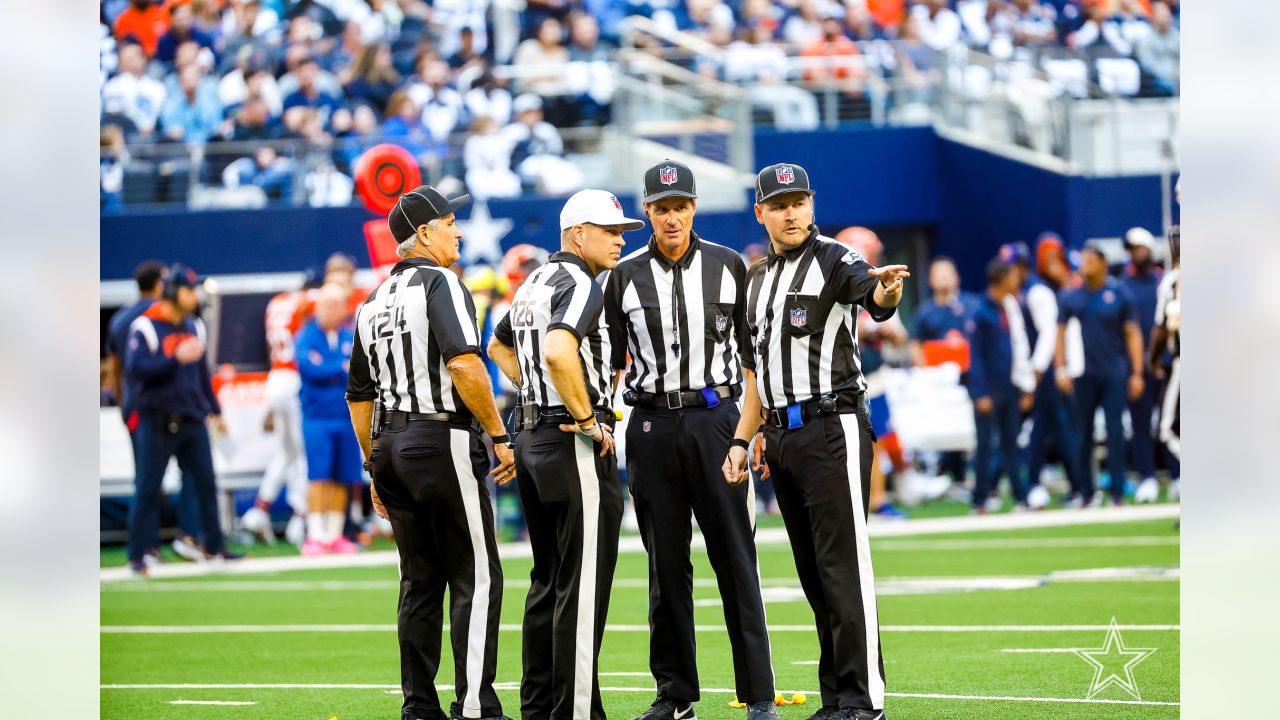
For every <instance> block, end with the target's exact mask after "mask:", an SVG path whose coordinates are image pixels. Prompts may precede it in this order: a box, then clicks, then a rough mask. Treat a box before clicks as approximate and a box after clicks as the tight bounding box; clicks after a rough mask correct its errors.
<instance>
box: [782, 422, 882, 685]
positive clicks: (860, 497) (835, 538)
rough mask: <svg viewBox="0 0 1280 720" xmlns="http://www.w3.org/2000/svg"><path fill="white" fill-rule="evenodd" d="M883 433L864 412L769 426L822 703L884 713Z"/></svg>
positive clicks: (784, 513) (785, 519) (784, 514)
mask: <svg viewBox="0 0 1280 720" xmlns="http://www.w3.org/2000/svg"><path fill="white" fill-rule="evenodd" d="M874 442H875V434H874V432H873V431H872V430H871V420H870V418H869V417H867V415H866V414H865V413H863V412H857V413H846V414H831V415H819V416H817V417H816V418H813V419H811V420H809V421H808V422H806V423H805V424H804V425H803V426H801V427H799V428H796V429H795V430H782V429H779V428H775V427H772V426H767V427H766V429H765V460H766V461H767V462H768V464H769V470H770V473H771V475H770V477H771V478H772V479H773V485H774V489H775V491H776V492H777V494H778V508H779V509H780V510H782V518H783V520H784V521H785V523H786V526H787V535H788V536H789V537H790V538H791V549H792V553H793V554H794V555H795V561H796V571H797V573H799V575H800V585H801V586H802V587H803V588H804V594H805V597H807V598H808V599H809V605H810V606H811V607H812V608H813V615H814V621H815V622H816V623H817V626H818V645H819V647H820V650H821V654H820V655H819V657H818V684H819V687H820V688H821V691H822V704H823V705H824V706H831V707H842V708H844V707H851V708H864V709H869V710H880V709H882V708H883V707H884V659H883V657H882V656H881V653H880V625H879V619H878V614H877V610H876V594H875V579H874V575H873V572H872V567H871V545H870V543H869V542H868V537H867V493H868V491H869V488H870V477H871V458H872V452H873V447H872V445H873V443H874Z"/></svg>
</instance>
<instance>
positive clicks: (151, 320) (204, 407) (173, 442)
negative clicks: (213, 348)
mask: <svg viewBox="0 0 1280 720" xmlns="http://www.w3.org/2000/svg"><path fill="white" fill-rule="evenodd" d="M199 306H200V298H199V296H198V295H197V294H196V274H195V272H194V271H193V270H191V269H190V268H186V267H183V266H181V265H174V266H173V267H171V268H170V269H169V272H168V275H167V276H166V277H165V280H164V285H163V286H162V290H161V294H160V298H159V299H158V300H157V301H156V302H155V304H153V305H152V306H151V307H149V308H147V310H146V311H145V312H143V313H142V314H141V315H139V316H138V318H137V319H136V320H134V321H133V323H132V325H130V328H129V341H128V345H127V349H126V351H125V375H126V377H127V378H128V379H129V380H130V381H132V382H133V383H135V385H134V387H136V388H137V394H136V396H135V402H134V407H135V408H136V409H137V414H138V424H137V428H136V430H135V445H134V447H135V450H136V453H137V477H136V479H135V481H134V487H135V490H134V500H133V506H132V507H131V508H130V510H129V550H128V554H129V569H130V570H131V571H133V572H134V573H135V574H138V575H146V574H147V567H146V563H145V560H144V556H145V555H146V554H147V551H148V550H150V549H152V548H155V547H156V546H158V545H159V527H158V525H159V520H160V517H159V512H160V508H159V499H160V482H161V480H162V479H163V478H164V471H165V468H166V467H167V466H168V464H169V459H170V458H173V457H177V458H178V465H179V467H181V468H182V471H183V474H184V475H185V476H186V477H189V478H191V480H192V484H193V486H194V488H195V494H196V499H197V505H198V507H199V512H200V530H201V532H200V538H201V540H202V541H203V543H202V546H201V550H202V555H203V557H204V558H205V559H215V558H218V559H238V558H239V557H240V556H239V555H237V554H234V553H230V552H228V551H227V550H226V547H225V542H224V538H223V535H222V526H221V524H220V523H219V521H218V498H217V486H216V481H215V478H214V473H213V452H212V449H211V446H210V443H209V431H208V429H206V428H205V422H206V421H208V422H209V423H210V424H212V425H213V426H214V427H216V428H217V429H218V430H219V431H220V432H222V433H224V434H225V433H226V431H227V430H226V424H225V423H224V422H223V420H222V415H221V408H220V407H219V405H218V399H217V397H215V396H214V394H213V386H212V384H211V379H210V375H209V366H208V364H207V363H206V362H204V357H205V330H204V323H203V322H202V321H201V320H200V318H198V317H196V316H195V313H196V310H197V309H198V308H199Z"/></svg>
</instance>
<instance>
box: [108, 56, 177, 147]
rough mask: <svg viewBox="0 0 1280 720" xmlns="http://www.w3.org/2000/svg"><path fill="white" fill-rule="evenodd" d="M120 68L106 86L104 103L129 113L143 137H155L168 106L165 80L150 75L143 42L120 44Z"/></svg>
mask: <svg viewBox="0 0 1280 720" xmlns="http://www.w3.org/2000/svg"><path fill="white" fill-rule="evenodd" d="M119 67H120V72H119V74H117V75H116V76H115V77H113V78H111V79H110V80H108V81H107V84H106V85H105V86H104V87H103V88H102V104H103V107H104V108H106V107H107V106H109V105H112V104H113V103H117V104H116V105H115V106H114V107H113V109H116V110H118V111H119V112H120V113H121V114H123V115H124V116H125V117H127V118H128V119H129V120H130V121H131V122H132V123H133V125H134V127H135V128H136V129H137V132H138V133H139V135H140V136H141V138H142V139H144V140H147V139H150V138H151V135H152V132H153V131H154V130H155V128H156V122H157V121H158V120H159V119H160V112H161V110H163V109H164V107H165V96H166V94H167V93H166V91H165V87H164V84H163V83H161V82H160V81H159V80H156V79H155V78H152V77H148V76H147V57H146V55H144V54H143V51H142V46H140V45H138V44H137V43H134V42H124V43H121V44H120V51H119Z"/></svg>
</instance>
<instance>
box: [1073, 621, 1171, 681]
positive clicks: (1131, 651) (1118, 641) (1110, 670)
mask: <svg viewBox="0 0 1280 720" xmlns="http://www.w3.org/2000/svg"><path fill="white" fill-rule="evenodd" d="M1155 651H1156V648H1129V647H1125V644H1124V639H1123V638H1121V637H1120V626H1119V625H1117V624H1116V619H1115V618H1114V617H1113V618H1111V627H1110V628H1109V629H1108V630H1107V638H1106V640H1105V641H1104V642H1103V644H1102V647H1100V648H1097V649H1095V650H1086V649H1083V648H1077V649H1075V650H1073V652H1075V654H1076V655H1079V656H1080V657H1081V658H1083V659H1084V661H1085V662H1087V663H1089V664H1090V665H1092V666H1093V681H1092V682H1091V683H1090V684H1089V694H1088V695H1087V696H1086V697H1087V698H1088V699H1090V700H1092V699H1093V698H1094V697H1097V695H1098V694H1099V693H1101V692H1102V691H1104V690H1106V689H1107V688H1110V687H1111V686H1113V685H1114V686H1116V687H1119V688H1120V689H1121V690H1124V691H1125V692H1126V693H1128V694H1129V695H1130V696H1131V697H1132V698H1133V699H1134V700H1141V699H1142V695H1141V694H1140V693H1139V692H1138V684H1137V683H1136V682H1135V681H1134V679H1133V669H1134V668H1135V667H1137V666H1138V665H1139V664H1140V663H1141V662H1142V661H1143V660H1146V659H1147V658H1149V657H1151V655H1152V654H1153V653H1155Z"/></svg>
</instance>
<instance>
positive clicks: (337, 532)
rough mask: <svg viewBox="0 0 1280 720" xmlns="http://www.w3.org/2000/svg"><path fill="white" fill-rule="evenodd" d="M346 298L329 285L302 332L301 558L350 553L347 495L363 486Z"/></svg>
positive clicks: (299, 347) (299, 356)
mask: <svg viewBox="0 0 1280 720" xmlns="http://www.w3.org/2000/svg"><path fill="white" fill-rule="evenodd" d="M346 298H347V293H346V291H345V290H344V289H343V288H341V287H339V286H337V285H331V284H326V285H325V286H324V287H322V288H320V290H319V292H318V293H317V298H316V304H315V317H313V318H312V319H311V320H310V321H308V322H307V323H306V324H305V325H303V327H302V329H301V330H299V331H298V339H297V345H296V352H297V361H298V375H300V376H301V378H302V438H303V445H304V447H305V448H306V454H307V477H308V478H309V479H310V480H311V485H310V488H309V490H308V497H307V540H306V542H305V543H303V545H302V554H303V555H307V556H315V555H323V554H325V553H340V554H351V553H355V552H356V546H355V545H354V544H353V543H352V542H351V541H350V540H347V539H346V538H345V537H344V536H343V534H342V529H343V524H344V522H345V520H346V517H347V503H348V500H349V497H350V496H349V495H348V492H349V490H350V489H351V486H353V485H355V484H356V483H359V482H361V480H362V479H363V477H364V475H363V472H362V470H361V461H362V458H361V454H360V446H359V444H358V443H357V442H356V437H355V435H354V434H352V432H351V418H350V416H349V415H348V413H347V403H346V385H347V369H348V367H349V364H350V361H351V348H352V344H353V343H354V341H355V340H354V337H355V336H354V333H353V331H352V328H351V325H350V314H349V313H348V310H347V302H346Z"/></svg>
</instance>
